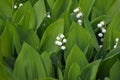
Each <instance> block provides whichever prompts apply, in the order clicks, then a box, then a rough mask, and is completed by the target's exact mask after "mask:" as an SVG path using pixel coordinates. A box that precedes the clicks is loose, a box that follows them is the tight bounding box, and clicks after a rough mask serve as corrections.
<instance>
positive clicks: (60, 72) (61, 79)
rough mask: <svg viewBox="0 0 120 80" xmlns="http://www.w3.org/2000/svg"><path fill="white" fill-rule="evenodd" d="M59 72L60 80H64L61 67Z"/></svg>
mask: <svg viewBox="0 0 120 80" xmlns="http://www.w3.org/2000/svg"><path fill="white" fill-rule="evenodd" d="M57 72H58V78H59V80H63V74H62V71H61V69H60V68H59V67H58V68H57Z"/></svg>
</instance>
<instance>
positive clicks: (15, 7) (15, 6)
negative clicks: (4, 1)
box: [14, 3, 23, 9]
mask: <svg viewBox="0 0 120 80" xmlns="http://www.w3.org/2000/svg"><path fill="white" fill-rule="evenodd" d="M22 5H23V4H22V3H20V4H19V6H17V4H15V5H14V9H17V8H18V7H21V6H22Z"/></svg>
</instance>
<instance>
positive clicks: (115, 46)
mask: <svg viewBox="0 0 120 80" xmlns="http://www.w3.org/2000/svg"><path fill="white" fill-rule="evenodd" d="M115 42H116V43H115V45H114V48H117V46H118V42H119V38H116V39H115Z"/></svg>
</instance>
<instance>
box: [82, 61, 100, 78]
mask: <svg viewBox="0 0 120 80" xmlns="http://www.w3.org/2000/svg"><path fill="white" fill-rule="evenodd" d="M100 62H101V60H96V61H94V62H92V63H90V64H88V65H87V66H86V67H85V69H84V70H83V72H82V74H81V80H96V75H97V72H98V67H99V65H100Z"/></svg>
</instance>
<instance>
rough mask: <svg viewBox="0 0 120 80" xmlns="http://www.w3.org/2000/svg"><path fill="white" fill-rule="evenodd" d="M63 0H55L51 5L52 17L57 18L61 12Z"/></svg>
mask: <svg viewBox="0 0 120 80" xmlns="http://www.w3.org/2000/svg"><path fill="white" fill-rule="evenodd" d="M64 2H65V1H64V0H61V1H59V0H55V2H54V4H53V7H52V17H53V18H54V19H57V18H58V17H59V16H60V14H61V13H62V12H63V6H64Z"/></svg>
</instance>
